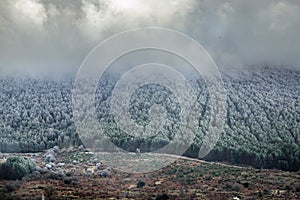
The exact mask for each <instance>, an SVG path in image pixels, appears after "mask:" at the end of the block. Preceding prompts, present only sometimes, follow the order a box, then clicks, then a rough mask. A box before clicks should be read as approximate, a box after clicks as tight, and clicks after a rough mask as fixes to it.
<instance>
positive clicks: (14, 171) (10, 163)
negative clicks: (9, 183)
mask: <svg viewBox="0 0 300 200" xmlns="http://www.w3.org/2000/svg"><path fill="white" fill-rule="evenodd" d="M3 165H4V166H3V167H2V168H3V169H2V172H3V173H1V174H3V176H4V177H3V178H5V179H7V180H17V179H22V178H23V177H24V176H26V175H28V174H30V173H31V172H33V171H34V168H35V166H36V165H35V163H34V162H33V161H32V160H31V159H29V158H26V157H19V156H15V157H9V158H8V159H7V160H6V163H5V164H3Z"/></svg>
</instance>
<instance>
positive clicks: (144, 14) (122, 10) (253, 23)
mask: <svg viewBox="0 0 300 200" xmlns="http://www.w3.org/2000/svg"><path fill="white" fill-rule="evenodd" d="M145 26H161V27H166V28H172V29H175V30H178V31H181V32H183V33H185V34H187V35H189V36H191V37H193V38H194V39H196V40H197V41H198V42H199V43H201V44H202V45H203V46H204V47H205V48H206V49H207V50H208V52H209V53H210V54H211V56H212V57H213V58H214V59H215V61H216V63H217V64H218V65H227V66H228V65H247V66H248V65H252V64H257V63H270V64H274V65H280V64H283V65H285V66H294V67H298V68H299V66H300V65H299V63H300V62H299V61H300V57H299V56H298V54H299V51H300V40H299V39H298V37H299V36H298V35H299V33H300V2H299V1H297V0H290V1H283V0H282V1H278V0H275V1H274V0H266V1H259V0H253V1H246V0H232V1H227V2H224V1H211V0H201V1H198V0H164V1H160V0H153V1H147V0H65V1H59V0H51V1H50V0H3V1H2V3H1V5H0V73H1V74H3V73H9V72H21V73H29V74H40V73H43V74H54V75H56V74H61V73H67V72H74V71H76V70H77V69H78V68H79V66H80V64H81V62H82V61H83V59H84V58H85V56H86V55H87V54H88V52H89V51H90V50H91V49H92V48H93V47H95V46H96V45H97V44H98V43H99V42H101V41H103V40H104V39H105V38H107V37H109V36H111V35H112V34H115V33H119V32H121V31H124V30H128V29H132V28H137V27H145Z"/></svg>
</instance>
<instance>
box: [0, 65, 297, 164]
mask: <svg viewBox="0 0 300 200" xmlns="http://www.w3.org/2000/svg"><path fill="white" fill-rule="evenodd" d="M221 74H222V78H223V81H224V87H225V89H226V92H227V117H226V123H225V126H224V131H223V133H222V135H221V137H220V139H219V141H218V143H217V145H216V146H215V147H214V149H213V150H212V151H211V152H210V154H209V155H207V156H206V157H205V159H206V160H212V161H228V162H230V163H237V164H246V165H251V166H254V167H266V168H279V169H284V170H298V169H299V166H300V138H299V133H300V125H299V122H300V108H299V106H300V81H299V80H300V72H299V71H296V70H288V69H280V68H275V67H272V68H270V67H267V66H263V67H256V68H255V69H252V70H247V71H245V72H242V71H240V72H234V73H226V71H224V72H222V73H221ZM115 82H116V80H114V79H113V78H111V79H110V78H107V79H102V80H100V81H99V85H98V89H97V95H96V100H97V101H96V106H95V107H96V111H97V115H98V116H97V117H98V118H99V121H101V123H103V124H104V125H105V126H104V127H105V134H106V135H107V138H106V139H109V140H111V141H112V142H113V143H114V144H116V145H117V146H119V147H121V148H123V149H126V150H128V151H135V150H136V149H137V148H139V149H140V150H141V152H147V151H153V150H156V149H159V148H161V147H162V146H164V145H166V144H167V143H168V142H170V140H172V137H173V133H174V131H177V130H178V127H177V124H178V122H179V121H180V119H179V115H178V113H179V110H180V107H178V105H177V103H176V99H175V100H174V99H170V96H169V93H170V91H168V90H167V89H166V88H163V87H161V86H159V85H155V84H152V85H148V86H144V87H141V88H139V89H138V90H137V91H136V92H135V93H134V94H133V98H132V101H131V109H130V114H131V116H132V118H133V119H134V120H136V122H137V123H139V124H145V123H149V118H148V114H149V113H148V111H149V109H150V107H151V106H152V105H153V104H160V105H161V106H163V107H165V109H166V112H167V113H166V116H167V119H168V121H169V124H168V125H166V126H165V127H164V129H163V130H162V131H161V132H160V133H159V134H157V135H156V137H154V138H146V139H140V138H134V137H132V136H129V135H126V134H125V133H124V132H122V130H120V129H119V128H118V126H117V124H116V122H115V121H114V118H113V116H112V115H111V114H110V113H109V109H107V108H108V107H109V103H110V95H111V91H112V89H113V87H114V84H115ZM72 83H73V79H72V78H66V79H63V80H50V79H49V80H47V79H36V78H24V77H22V78H21V77H18V78H16V77H3V78H1V79H0V88H1V90H0V152H36V151H41V150H45V149H47V148H50V147H53V146H55V145H59V146H61V147H62V146H68V145H78V144H81V141H80V138H79V137H78V134H77V133H76V127H75V124H74V121H73V112H72V93H71V92H72ZM191 84H193V88H195V90H196V91H197V93H198V97H197V98H198V103H199V109H200V112H199V113H200V115H201V116H199V118H201V120H199V127H198V129H197V133H196V138H195V140H194V143H193V145H192V146H191V147H190V148H189V149H188V151H187V152H186V153H185V154H186V155H188V156H192V157H196V156H197V155H198V151H199V147H200V146H201V145H202V142H203V141H202V138H203V136H204V135H205V134H206V133H207V127H208V124H209V119H210V118H209V116H210V110H211V108H210V106H209V104H207V102H208V100H209V95H208V92H207V89H206V87H205V83H204V82H203V81H202V80H201V79H199V80H196V81H192V82H191ZM158 99H160V100H158ZM166 102H168V103H166ZM141 119H143V120H141ZM97 142H98V143H99V146H101V145H105V140H103V141H101V140H99V141H97Z"/></svg>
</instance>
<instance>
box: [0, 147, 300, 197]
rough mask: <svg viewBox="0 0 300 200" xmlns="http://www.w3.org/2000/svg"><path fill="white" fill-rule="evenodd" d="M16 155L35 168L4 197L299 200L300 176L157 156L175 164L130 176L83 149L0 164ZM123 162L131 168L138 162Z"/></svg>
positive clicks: (2, 185) (2, 188)
mask: <svg viewBox="0 0 300 200" xmlns="http://www.w3.org/2000/svg"><path fill="white" fill-rule="evenodd" d="M16 155H17V156H25V157H29V158H31V159H32V160H34V161H35V163H36V164H37V166H36V167H35V170H34V171H33V172H32V173H31V174H29V175H27V176H26V177H23V178H22V180H16V181H14V180H0V199H299V198H300V174H299V172H298V173H297V172H285V171H280V170H267V169H253V168H249V167H238V166H231V165H226V164H224V163H209V162H204V161H201V160H195V159H189V158H185V157H180V158H179V157H174V156H170V155H156V156H155V162H159V161H162V162H163V161H164V162H165V161H168V160H170V161H174V160H175V159H176V161H175V162H173V163H172V164H171V165H169V166H167V167H164V168H162V169H160V170H157V171H154V172H151V173H126V172H122V171H118V170H115V169H114V168H111V166H108V165H107V163H106V161H107V160H108V159H107V156H108V155H107V154H105V153H102V154H98V156H95V155H94V154H93V153H90V152H88V151H87V150H86V149H84V148H83V147H79V148H69V149H59V148H58V147H54V148H52V149H49V150H48V151H46V152H41V153H32V154H0V159H1V160H0V162H2V163H3V162H5V159H6V158H7V157H9V156H16ZM101 158H103V159H101ZM124 160H127V164H128V165H126V166H128V167H130V166H132V165H136V164H137V163H131V160H130V159H127V158H124ZM151 162H152V161H151Z"/></svg>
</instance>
